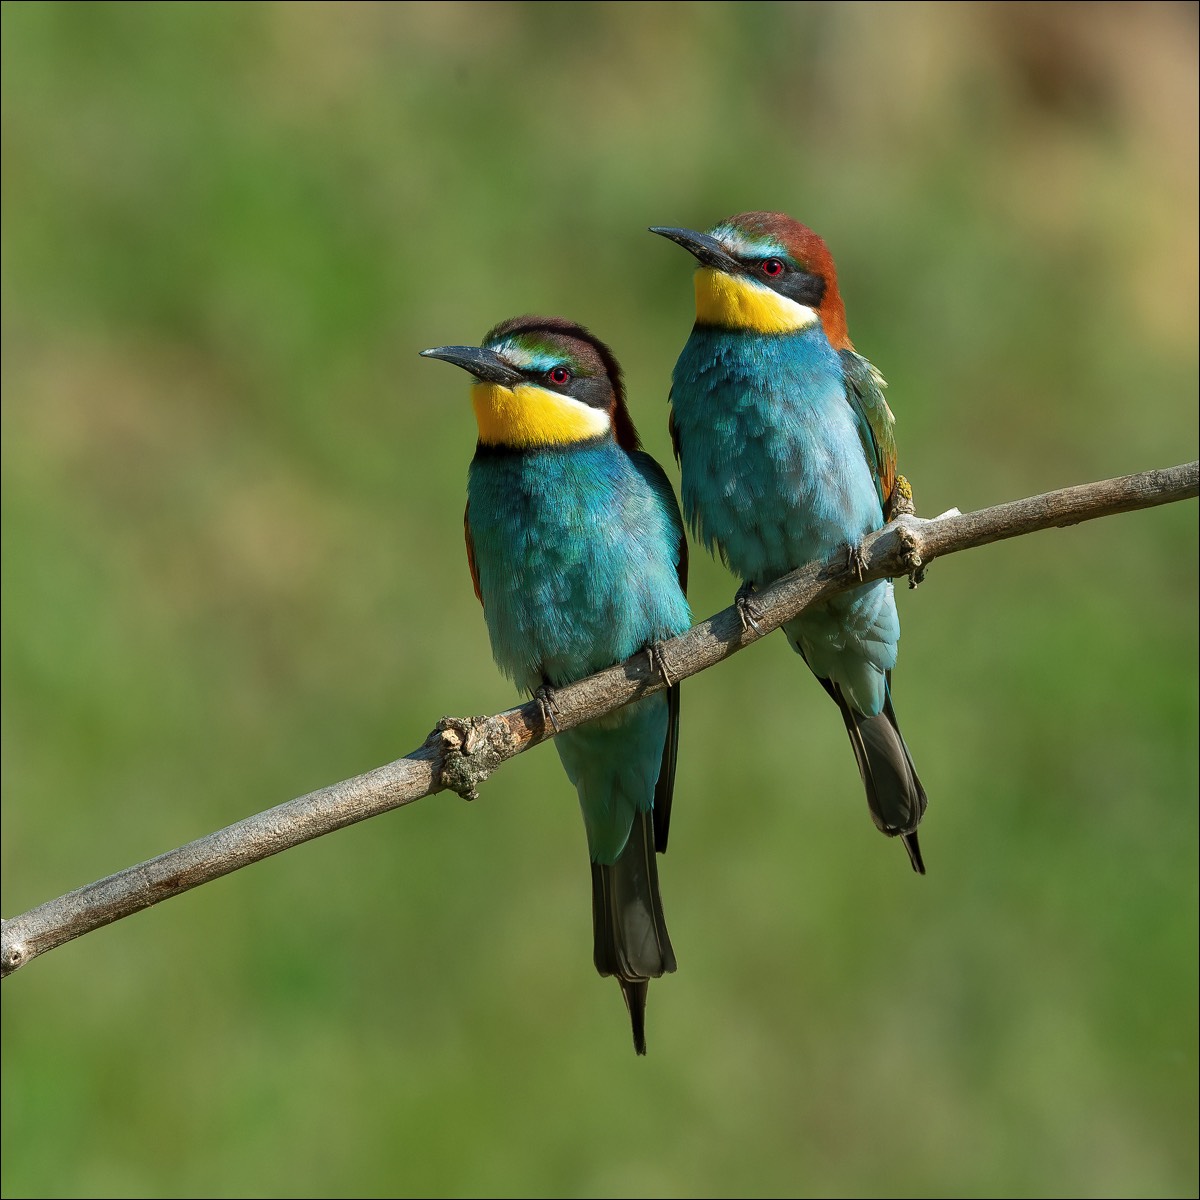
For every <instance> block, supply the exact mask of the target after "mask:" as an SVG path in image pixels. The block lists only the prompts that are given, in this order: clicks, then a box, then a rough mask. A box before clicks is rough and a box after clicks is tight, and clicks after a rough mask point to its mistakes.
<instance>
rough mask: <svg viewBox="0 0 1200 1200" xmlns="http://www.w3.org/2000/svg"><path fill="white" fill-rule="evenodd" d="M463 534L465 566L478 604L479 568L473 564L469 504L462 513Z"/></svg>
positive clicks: (481, 595)
mask: <svg viewBox="0 0 1200 1200" xmlns="http://www.w3.org/2000/svg"><path fill="white" fill-rule="evenodd" d="M463 534H464V535H465V537H466V539H467V566H468V567H470V568H471V582H472V583H473V584H474V585H475V595H476V596H477V597H478V599H479V603H480V604H482V603H483V593H482V592H481V591H480V590H479V566H478V564H477V563H476V562H475V539H474V538H472V537H471V504H470V502H469V501H468V502H467V508H466V511H465V512H464V513H463Z"/></svg>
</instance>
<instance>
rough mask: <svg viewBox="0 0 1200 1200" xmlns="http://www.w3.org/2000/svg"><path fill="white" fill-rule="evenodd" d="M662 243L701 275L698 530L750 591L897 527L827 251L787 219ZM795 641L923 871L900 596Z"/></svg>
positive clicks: (695, 383)
mask: <svg viewBox="0 0 1200 1200" xmlns="http://www.w3.org/2000/svg"><path fill="white" fill-rule="evenodd" d="M655 232H658V233H662V234H664V235H665V236H667V237H669V238H671V239H672V240H674V241H676V242H679V243H680V244H682V245H683V246H685V248H687V249H688V250H690V251H691V252H692V253H693V254H694V255H696V257H697V258H698V259H699V261H700V263H701V267H700V270H699V271H698V273H697V324H696V326H695V328H694V329H693V330H692V333H691V336H690V337H689V338H688V341H687V343H686V345H685V346H684V348H683V352H682V353H681V355H680V357H679V360H678V362H677V364H676V366H675V371H674V374H673V377H672V393H671V410H672V415H671V422H672V432H673V436H674V439H675V446H676V453H677V454H678V455H679V458H680V462H681V465H682V474H683V481H682V495H683V505H684V513H685V515H686V517H687V519H688V521H689V523H691V524H692V526H693V527H694V529H695V530H696V533H697V535H698V536H699V538H700V540H701V541H702V542H703V543H704V544H705V546H706V547H708V549H709V550H713V551H716V552H718V553H720V554H721V556H722V557H723V558H724V560H725V561H726V562H727V563H728V564H729V566H730V567H731V568H732V569H733V570H734V571H735V572H736V573H737V574H738V575H739V576H741V578H742V579H743V580H744V581H746V583H747V584H763V583H769V582H770V581H772V580H774V579H777V578H779V577H780V576H781V575H784V574H786V573H787V572H789V571H791V570H794V569H795V568H796V567H798V566H802V565H803V564H804V563H806V562H810V561H813V560H821V559H828V558H829V557H831V556H833V555H835V554H838V553H845V552H846V551H847V549H848V548H852V547H856V546H857V545H858V544H859V543H860V542H861V541H862V539H863V537H864V536H865V535H866V534H867V533H869V532H871V531H872V530H875V529H878V528H880V527H881V526H882V525H883V524H884V520H885V517H884V514H885V511H886V508H887V505H888V503H889V501H890V499H891V494H892V491H893V488H894V486H895V481H896V475H895V441H894V436H893V419H892V414H891V411H890V409H889V408H888V406H887V403H886V401H885V400H884V398H883V391H882V388H883V387H884V383H883V380H882V378H881V377H880V376H879V374H878V372H877V371H876V370H875V368H874V367H873V366H872V365H871V364H870V363H869V362H868V361H867V360H866V359H865V358H863V357H862V356H861V355H859V354H857V353H856V352H855V351H854V349H853V346H852V345H851V343H850V339H849V336H848V333H847V331H846V323H845V313H844V309H843V308H842V302H841V298H840V296H839V295H838V292H837V281H836V274H835V271H834V267H833V260H832V258H831V257H830V255H829V252H828V250H827V249H826V247H825V244H824V242H822V241H821V239H820V238H818V237H817V235H816V234H814V233H812V231H811V230H808V229H806V228H805V227H804V226H802V225H800V224H799V223H798V222H795V221H793V220H791V218H788V217H785V216H783V215H782V214H778V213H747V214H742V215H740V216H737V217H732V218H730V219H729V220H727V221H725V222H722V224H721V225H719V226H717V227H716V229H714V230H713V231H712V232H711V233H709V234H697V233H694V232H692V231H690V230H677V229H660V230H655ZM742 596H743V601H744V599H745V593H744V592H743V593H742ZM749 612H750V614H751V616H752V615H753V608H752V606H751V607H750V608H749ZM784 631H785V633H786V635H787V638H788V640H789V642H790V643H791V644H792V646H793V648H794V649H795V650H796V651H797V652H798V653H800V654H801V655H802V656H803V657H804V659H805V661H806V662H807V663H808V665H809V667H810V668H811V669H812V671H813V673H814V674H815V675H816V676H817V678H818V679H819V680H820V681H821V683H822V685H823V686H824V687H825V689H826V691H827V692H828V693H829V695H830V696H831V697H832V698H833V699H834V701H835V702H836V703H837V704H838V707H839V709H840V711H841V713H842V716H843V719H844V721H845V724H846V728H847V732H848V733H849V736H850V740H851V743H852V745H853V748H854V752H855V757H856V760H857V762H858V765H859V769H860V772H861V774H862V777H863V782H864V785H865V788H866V791H867V798H868V802H869V806H870V810H871V814H872V816H873V818H874V820H875V823H876V825H877V826H878V827H879V828H880V829H881V830H882V831H883V832H884V833H886V834H888V835H889V836H901V837H903V839H904V841H905V844H906V847H907V848H908V850H909V854H910V858H911V860H912V864H913V867H914V869H916V870H917V871H919V872H923V871H924V865H923V862H922V859H921V854H920V849H919V846H918V842H917V834H916V829H917V825H918V824H919V823H920V820H921V817H922V815H923V814H924V811H925V806H926V798H925V791H924V788H923V787H922V786H921V783H920V780H919V779H918V778H917V774H916V771H915V769H914V768H913V765H912V759H911V756H910V755H909V752H908V749H907V747H906V745H905V744H904V740H903V738H902V737H901V736H900V731H899V728H898V726H897V724H896V719H895V712H894V710H893V708H892V704H891V694H890V682H891V672H892V669H893V668H894V667H895V665H896V653H897V646H898V643H899V639H900V622H899V617H898V615H897V612H896V604H895V597H894V594H893V589H892V584H891V582H890V581H887V580H879V581H875V582H872V583H868V584H866V585H864V586H863V587H860V588H856V589H853V590H852V591H849V592H844V593H842V594H841V595H839V596H837V597H835V598H833V599H832V600H830V601H829V602H827V603H826V604H824V605H822V606H820V607H819V608H815V609H809V610H808V611H806V612H805V613H803V614H802V615H801V616H800V617H798V618H797V619H796V620H794V621H790V622H788V623H787V624H786V625H785V626H784Z"/></svg>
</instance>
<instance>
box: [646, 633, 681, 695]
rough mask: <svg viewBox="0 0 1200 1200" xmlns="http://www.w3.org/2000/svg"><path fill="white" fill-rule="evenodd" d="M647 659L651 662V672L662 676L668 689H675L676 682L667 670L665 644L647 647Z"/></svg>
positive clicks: (660, 643) (659, 643) (653, 643)
mask: <svg viewBox="0 0 1200 1200" xmlns="http://www.w3.org/2000/svg"><path fill="white" fill-rule="evenodd" d="M646 657H647V658H648V659H649V660H650V670H651V671H657V672H658V674H659V675H661V676H662V681H663V683H665V684H666V685H667V687H674V686H675V680H674V679H672V678H671V672H670V671H669V670H668V668H667V660H666V657H665V656H664V654H663V643H662V642H651V643H650V645H649V646H647V647H646Z"/></svg>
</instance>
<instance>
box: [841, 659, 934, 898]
mask: <svg viewBox="0 0 1200 1200" xmlns="http://www.w3.org/2000/svg"><path fill="white" fill-rule="evenodd" d="M822 682H824V681H822ZM829 692H830V694H831V695H832V696H833V698H834V700H836V701H837V705H838V708H839V709H840V710H841V713H842V719H843V720H844V721H845V722H846V732H847V733H848V734H849V735H850V744H851V746H853V747H854V757H855V758H856V759H857V760H858V770H859V773H860V774H861V775H862V780H863V786H864V787H865V788H866V789H867V804H868V805H869V807H870V809H871V818H872V820H874V822H875V827H876V828H877V829H879V830H880V832H882V833H884V834H886V835H887V836H888V837H899V838H902V839H903V841H904V848H905V849H906V850H907V851H908V857H909V861H910V862H911V863H912V868H913V870H914V871H916V872H917V874H918V875H924V874H925V863H924V861H923V860H922V858H921V847H920V843H919V842H918V841H917V826H918V825H919V824H920V823H921V818H922V817H923V816H924V815H925V808H926V805H927V804H928V800H927V798H926V796H925V789H924V788H923V787H922V786H921V781H920V779H918V778H917V771H916V768H915V767H914V766H913V761H912V755H910V754H909V752H908V747H907V746H906V745H905V744H904V738H903V737H901V735H900V727H899V725H897V723H896V713H895V710H894V709H893V708H892V698H891V695H890V693H889V694H888V695H887V696H886V697H885V699H884V704H883V711H882V712H880V713H879V715H878V716H874V717H867V716H863V714H862V713H860V712H856V711H855V710H854V709H853V708H851V706H850V705H849V704H848V703H847V701H846V698H845V696H843V694H842V691H841V689H840V688H839V687H838V686H837V684H833V685H832V686H831V687H830V688H829Z"/></svg>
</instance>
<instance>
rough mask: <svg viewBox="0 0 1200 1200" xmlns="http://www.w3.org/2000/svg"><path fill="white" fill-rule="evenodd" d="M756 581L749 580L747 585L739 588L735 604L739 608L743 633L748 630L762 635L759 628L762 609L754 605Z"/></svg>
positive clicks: (735, 596)
mask: <svg viewBox="0 0 1200 1200" xmlns="http://www.w3.org/2000/svg"><path fill="white" fill-rule="evenodd" d="M754 591H755V589H754V580H753V579H747V580H746V582H745V583H743V584H742V586H741V587H740V588H738V590H737V592H736V593H735V594H734V597H733V602H734V604H735V605H736V606H737V610H738V616H739V617H740V618H741V621H742V632H743V633H745V632H746V630H747V629H753V630H754V632H755V633H760V632H761V630H760V629H759V627H758V622H759V618H761V617H762V609H761V608H759V607H758V605H757V604H755V603H754V599H753V597H754Z"/></svg>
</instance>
